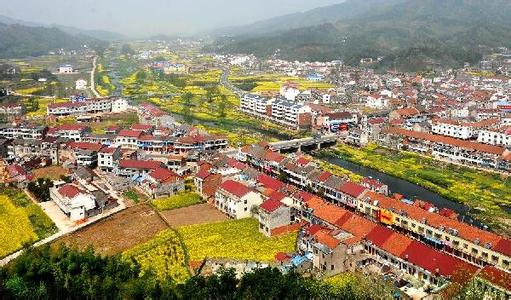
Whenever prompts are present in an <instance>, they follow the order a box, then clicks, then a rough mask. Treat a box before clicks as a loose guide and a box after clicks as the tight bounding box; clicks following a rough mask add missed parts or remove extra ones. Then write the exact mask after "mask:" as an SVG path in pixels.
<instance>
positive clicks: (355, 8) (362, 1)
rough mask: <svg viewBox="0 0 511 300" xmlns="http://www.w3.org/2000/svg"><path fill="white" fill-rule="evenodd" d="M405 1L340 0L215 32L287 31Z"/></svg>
mask: <svg viewBox="0 0 511 300" xmlns="http://www.w3.org/2000/svg"><path fill="white" fill-rule="evenodd" d="M404 1H406V0H347V1H342V0H339V2H342V3H339V4H335V5H329V6H324V7H319V8H315V9H312V10H309V11H306V12H299V13H293V14H288V15H284V16H280V17H274V18H271V19H268V20H263V21H259V22H256V23H253V24H249V25H245V26H239V27H229V28H221V29H219V30H216V31H215V32H214V33H216V34H217V35H246V34H250V35H261V34H268V33H272V32H278V31H287V30H292V29H298V28H304V27H309V26H316V25H322V24H325V23H334V22H337V21H342V20H348V19H350V18H353V17H355V16H358V15H360V14H361V13H364V12H366V11H368V10H370V9H371V8H372V7H374V6H381V5H392V4H397V3H401V2H404Z"/></svg>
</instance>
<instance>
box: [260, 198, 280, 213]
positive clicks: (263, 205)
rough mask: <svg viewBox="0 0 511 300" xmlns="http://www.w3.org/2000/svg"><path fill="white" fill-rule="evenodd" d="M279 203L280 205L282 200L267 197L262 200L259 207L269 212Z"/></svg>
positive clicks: (278, 205)
mask: <svg viewBox="0 0 511 300" xmlns="http://www.w3.org/2000/svg"><path fill="white" fill-rule="evenodd" d="M281 205H282V202H280V201H277V200H273V199H268V200H266V201H264V202H263V203H261V205H260V207H261V209H262V210H264V211H267V212H270V213H271V212H273V211H275V210H276V209H277V208H279V207H280V206H281Z"/></svg>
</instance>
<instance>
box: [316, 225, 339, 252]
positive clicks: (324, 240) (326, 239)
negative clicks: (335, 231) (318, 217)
mask: <svg viewBox="0 0 511 300" xmlns="http://www.w3.org/2000/svg"><path fill="white" fill-rule="evenodd" d="M314 238H315V239H316V240H317V241H318V243H321V244H323V245H325V246H327V247H328V248H330V249H335V248H336V247H337V246H338V245H339V244H340V243H341V242H340V241H339V240H338V239H336V238H334V237H333V236H331V235H330V232H329V231H328V230H324V229H322V230H319V231H318V232H316V234H314Z"/></svg>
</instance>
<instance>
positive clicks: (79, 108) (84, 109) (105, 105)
mask: <svg viewBox="0 0 511 300" xmlns="http://www.w3.org/2000/svg"><path fill="white" fill-rule="evenodd" d="M129 108H130V106H129V104H128V101H127V100H126V99H125V98H99V99H84V100H82V101H70V102H63V103H52V104H49V105H48V107H47V110H46V112H47V115H48V116H56V117H61V116H72V115H86V114H102V113H121V112H125V111H126V110H128V109H129Z"/></svg>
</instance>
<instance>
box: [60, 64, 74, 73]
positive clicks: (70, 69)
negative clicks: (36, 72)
mask: <svg viewBox="0 0 511 300" xmlns="http://www.w3.org/2000/svg"><path fill="white" fill-rule="evenodd" d="M73 71H74V70H73V66H72V65H62V66H59V67H58V68H57V72H59V73H60V74H69V73H73Z"/></svg>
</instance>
